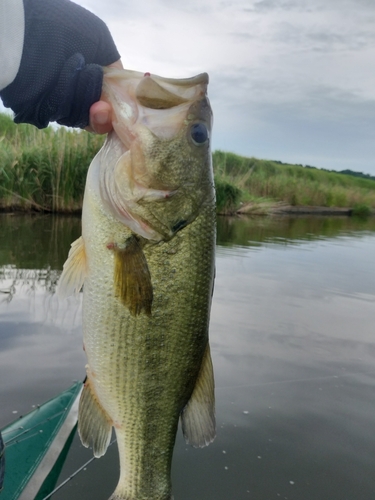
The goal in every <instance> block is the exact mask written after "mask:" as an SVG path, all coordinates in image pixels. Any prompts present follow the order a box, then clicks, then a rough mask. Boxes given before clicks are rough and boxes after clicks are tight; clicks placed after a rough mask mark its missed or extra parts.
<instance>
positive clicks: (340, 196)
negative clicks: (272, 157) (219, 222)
mask: <svg viewBox="0 0 375 500" xmlns="http://www.w3.org/2000/svg"><path fill="white" fill-rule="evenodd" d="M213 164H214V172H215V179H216V180H217V181H218V182H225V183H227V184H230V185H232V186H234V187H236V188H238V189H239V190H240V191H241V195H240V196H238V197H237V201H241V202H242V203H248V202H250V203H253V204H257V203H260V202H261V201H264V200H265V199H266V200H270V199H271V200H273V201H274V202H277V201H279V202H280V201H282V202H284V203H286V204H288V205H293V206H297V205H307V206H320V207H354V206H356V205H361V206H366V207H367V208H368V211H371V209H373V208H375V179H374V180H373V179H371V178H363V177H356V176H350V175H347V173H346V175H342V174H340V173H337V172H332V171H326V170H319V169H316V168H312V167H303V166H302V165H289V164H286V163H281V162H276V161H269V160H258V159H257V158H245V157H242V156H238V155H235V154H233V153H225V152H223V151H215V152H214V153H213ZM362 210H363V209H362Z"/></svg>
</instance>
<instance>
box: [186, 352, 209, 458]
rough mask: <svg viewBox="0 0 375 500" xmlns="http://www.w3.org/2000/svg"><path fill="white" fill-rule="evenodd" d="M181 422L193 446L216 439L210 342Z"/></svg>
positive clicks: (189, 442) (201, 445) (205, 443)
mask: <svg viewBox="0 0 375 500" xmlns="http://www.w3.org/2000/svg"><path fill="white" fill-rule="evenodd" d="M181 423H182V432H183V434H184V437H185V441H186V442H187V443H188V444H191V445H192V446H195V447H200V448H202V447H203V446H207V445H208V444H210V443H211V442H212V441H213V440H214V439H215V435H216V430H215V427H216V423H215V385H214V373H213V368H212V361H211V354H210V346H209V345H208V344H207V347H206V352H205V354H204V357H203V361H202V366H201V369H200V372H199V376H198V379H197V382H196V384H195V388H194V391H193V394H192V395H191V398H190V400H189V402H188V404H187V405H186V406H185V408H184V409H183V411H182V413H181Z"/></svg>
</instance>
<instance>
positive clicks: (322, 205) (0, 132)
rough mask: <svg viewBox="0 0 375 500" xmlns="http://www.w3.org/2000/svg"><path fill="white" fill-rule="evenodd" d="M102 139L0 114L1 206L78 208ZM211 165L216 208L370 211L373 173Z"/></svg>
mask: <svg viewBox="0 0 375 500" xmlns="http://www.w3.org/2000/svg"><path fill="white" fill-rule="evenodd" d="M103 141H104V138H103V137H102V136H96V135H93V134H88V133H85V132H81V131H77V130H67V129H65V128H59V129H54V128H52V127H49V128H47V129H44V130H37V129H36V128H35V127H32V126H31V125H15V124H14V123H13V121H12V119H11V118H10V117H9V116H8V115H5V114H1V113H0V211H25V212H29V211H37V212H53V213H78V212H79V211H80V210H81V208H82V201H83V192H84V186H85V181H86V173H87V169H88V167H89V165H90V163H91V161H92V159H93V158H94V156H95V154H96V152H97V151H98V150H99V148H100V147H101V146H102V144H103ZM213 167H214V174H215V184H216V193H217V212H218V213H219V214H223V215H226V214H235V213H242V214H250V215H265V214H275V213H278V214H282V213H303V214H307V213H310V214H314V213H316V214H318V213H319V214H327V215H332V214H335V215H336V214H341V215H352V214H355V213H357V214H360V215H371V214H372V213H374V210H375V179H373V178H365V176H364V177H355V176H354V175H343V174H340V173H336V172H328V171H323V170H319V169H316V168H313V167H310V166H302V165H289V164H285V163H282V162H278V161H269V160H259V159H257V158H246V157H242V156H239V155H235V154H234V153H226V152H223V151H215V152H214V153H213ZM354 174H355V173H354ZM356 175H360V174H358V173H357V174H356ZM362 175H363V174H362Z"/></svg>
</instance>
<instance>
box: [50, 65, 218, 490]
mask: <svg viewBox="0 0 375 500" xmlns="http://www.w3.org/2000/svg"><path fill="white" fill-rule="evenodd" d="M207 85H208V75H207V74H206V73H203V74H200V75H198V76H195V77H192V78H187V79H172V78H164V77H160V76H157V75H153V74H150V73H142V72H136V71H130V70H118V69H109V68H108V69H106V70H105V75H104V83H103V99H104V100H107V102H109V103H110V104H111V106H112V109H113V116H112V123H113V131H112V132H111V133H110V134H109V135H108V137H107V139H106V141H105V144H104V146H103V147H102V149H101V150H100V151H99V153H98V154H97V156H96V157H95V158H94V160H93V161H92V163H91V165H90V167H89V171H88V174H87V180H86V186H85V193H84V201H83V210H82V236H81V237H80V238H79V239H78V240H76V241H75V242H74V243H73V244H72V246H71V249H70V252H69V255H68V258H67V261H66V263H65V264H64V268H63V272H62V275H61V278H60V281H59V285H58V293H59V295H60V296H61V297H64V296H68V295H71V294H73V293H78V292H79V290H80V289H81V288H82V287H83V341H84V349H85V353H86V356H87V366H86V372H87V379H86V382H85V385H84V389H83V392H82V395H81V400H80V405H79V416H78V431H79V435H80V437H81V441H82V443H83V445H84V446H87V447H88V446H91V447H92V449H93V453H94V455H95V456H96V457H100V456H102V455H104V453H105V452H106V449H107V447H108V444H109V441H110V437H111V433H112V428H114V430H115V433H116V438H117V443H118V451H119V462H120V477H119V481H118V485H117V487H116V489H115V491H114V493H113V495H112V496H111V497H110V500H125V499H126V500H171V499H173V496H172V485H171V462H172V455H173V448H174V444H175V439H176V433H177V430H178V425H179V421H180V422H181V427H182V432H183V435H184V437H185V440H186V442H187V443H190V444H191V445H192V446H194V447H203V446H206V445H208V444H209V443H210V442H212V441H213V439H214V437H215V432H216V431H215V394H214V374H213V365H212V360H211V354H210V347H209V340H208V330H209V318H210V308H211V300H212V293H213V285H214V273H215V263H214V261H215V257H214V252H215V239H216V229H215V220H216V215H215V189H214V181H213V173H212V164H211V150H210V145H211V133H212V110H211V107H210V103H209V100H208V97H207Z"/></svg>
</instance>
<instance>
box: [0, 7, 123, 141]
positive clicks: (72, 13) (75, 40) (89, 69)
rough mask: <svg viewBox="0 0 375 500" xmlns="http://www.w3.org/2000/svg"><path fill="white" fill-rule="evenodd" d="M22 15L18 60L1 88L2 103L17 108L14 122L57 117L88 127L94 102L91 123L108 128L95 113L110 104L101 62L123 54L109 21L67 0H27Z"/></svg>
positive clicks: (40, 121) (35, 122) (40, 122)
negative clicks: (12, 75) (14, 71)
mask: <svg viewBox="0 0 375 500" xmlns="http://www.w3.org/2000/svg"><path fill="white" fill-rule="evenodd" d="M1 1H2V2H4V1H6V2H7V1H10V0H1ZM11 1H16V2H17V1H18V0H11ZM24 19H25V31H24V43H23V52H22V58H21V62H20V66H19V69H18V72H17V75H16V77H15V78H14V80H13V81H12V82H11V83H10V84H9V85H8V86H7V87H5V88H4V89H3V90H2V91H1V92H0V96H1V97H2V99H3V102H4V105H5V106H7V107H10V108H12V109H13V111H14V112H15V122H16V123H20V122H24V123H32V124H33V125H36V126H37V127H39V128H43V127H46V126H47V125H48V123H49V122H50V121H57V122H58V123H60V124H63V125H68V126H74V127H82V128H84V127H87V126H88V124H89V118H90V114H89V112H90V108H91V106H92V105H93V104H94V103H96V105H95V107H94V108H93V110H94V112H91V118H92V128H91V129H93V130H95V131H98V132H107V131H108V127H109V128H110V126H109V125H108V122H107V123H105V124H104V130H102V129H101V125H102V124H100V120H99V125H100V126H99V129H98V128H97V126H96V122H95V119H94V117H95V116H99V117H100V116H101V118H103V113H104V114H105V111H103V110H105V109H106V106H108V105H106V104H105V103H102V102H100V95H101V88H102V80H103V70H102V66H107V65H111V64H113V63H115V62H116V61H118V59H119V54H118V52H117V49H116V47H115V44H114V42H113V40H112V37H111V35H110V33H109V31H108V28H107V26H106V25H105V24H104V23H103V22H102V21H101V20H100V19H99V18H97V17H96V16H95V15H94V14H92V13H90V12H89V11H87V10H85V9H84V8H82V7H80V6H78V5H76V4H74V3H73V2H70V1H69V0H24ZM117 64H119V62H117ZM98 101H99V102H98ZM108 114H109V111H108Z"/></svg>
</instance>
